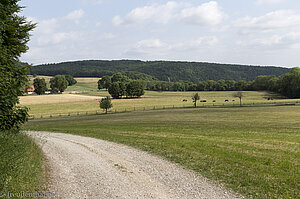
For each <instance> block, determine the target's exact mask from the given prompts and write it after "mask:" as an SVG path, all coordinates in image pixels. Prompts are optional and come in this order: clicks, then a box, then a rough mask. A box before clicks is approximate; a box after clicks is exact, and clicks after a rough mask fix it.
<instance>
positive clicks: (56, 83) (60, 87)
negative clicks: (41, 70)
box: [50, 75, 68, 93]
mask: <svg viewBox="0 0 300 199" xmlns="http://www.w3.org/2000/svg"><path fill="white" fill-rule="evenodd" d="M67 87H68V81H67V80H66V78H65V76H64V75H56V76H55V77H53V78H51V79H50V88H51V89H52V91H53V92H58V91H59V92H61V93H62V92H64V90H66V88H67Z"/></svg>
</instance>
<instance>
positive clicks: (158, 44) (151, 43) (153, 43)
mask: <svg viewBox="0 0 300 199" xmlns="http://www.w3.org/2000/svg"><path fill="white" fill-rule="evenodd" d="M162 47H166V44H165V43H163V42H162V41H161V40H159V39H148V40H142V41H139V42H138V43H137V44H136V48H162Z"/></svg>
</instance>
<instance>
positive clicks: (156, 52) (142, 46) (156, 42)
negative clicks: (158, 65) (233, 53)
mask: <svg viewBox="0 0 300 199" xmlns="http://www.w3.org/2000/svg"><path fill="white" fill-rule="evenodd" d="M218 42H219V41H218V38H217V37H215V36H204V37H199V38H197V39H194V40H187V41H182V42H174V43H171V42H169V43H167V42H164V41H161V40H160V39H158V38H155V39H146V40H141V41H139V42H137V43H136V44H135V45H134V46H133V47H132V48H130V49H129V50H127V51H126V53H125V54H126V55H130V56H146V57H148V58H152V57H153V58H155V57H157V58H163V57H164V56H170V55H172V54H173V53H176V52H180V53H181V52H185V53H187V52H188V53H190V52H195V51H200V50H203V49H207V48H214V47H215V46H216V45H217V44H218Z"/></svg>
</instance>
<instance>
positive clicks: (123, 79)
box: [111, 73, 129, 83]
mask: <svg viewBox="0 0 300 199" xmlns="http://www.w3.org/2000/svg"><path fill="white" fill-rule="evenodd" d="M127 81H129V78H128V77H127V76H125V75H123V74H122V73H115V74H114V75H113V76H112V77H111V82H113V83H114V82H127Z"/></svg>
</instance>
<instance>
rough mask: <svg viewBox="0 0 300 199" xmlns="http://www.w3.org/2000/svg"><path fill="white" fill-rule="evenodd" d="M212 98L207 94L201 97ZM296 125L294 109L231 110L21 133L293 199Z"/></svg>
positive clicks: (184, 111)
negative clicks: (130, 152)
mask: <svg viewBox="0 0 300 199" xmlns="http://www.w3.org/2000/svg"><path fill="white" fill-rule="evenodd" d="M208 94H210V95H208ZM218 94H219V95H218V97H219V98H220V99H221V98H226V97H228V95H227V94H226V93H225V92H224V93H222V92H221V93H218ZM251 94H252V95H253V98H255V99H258V100H259V97H258V96H261V97H260V98H261V100H262V95H264V94H262V93H257V92H251V93H248V97H249V98H251ZM153 95H157V98H160V97H161V98H164V99H169V100H170V101H171V100H172V99H173V97H174V95H175V96H176V98H177V97H178V99H179V98H181V97H188V96H189V95H190V93H182V96H178V93H164V96H163V94H161V93H153V94H152V97H151V96H149V94H148V95H147V96H145V99H147V98H149V99H153V100H155V99H156V98H155V97H154V96H153ZM215 95H216V93H213V92H212V93H207V96H206V97H207V99H208V97H211V98H214V97H216V96H215ZM201 96H203V94H201ZM125 101H126V100H124V102H123V103H126V102H125ZM162 101H164V102H168V101H167V100H162ZM149 103H150V101H149ZM154 104H155V103H154ZM299 121H300V106H265V107H238V106H237V107H230V108H229V107H228V108H181V109H165V110H150V111H137V112H127V113H117V114H107V115H105V114H103V115H90V116H74V117H61V118H51V119H41V120H40V119H36V120H31V121H30V122H28V123H27V124H26V125H25V127H24V129H26V130H39V131H53V132H63V133H71V134H75V135H82V136H88V137H95V138H99V139H105V140H109V141H113V142H118V143H122V144H126V145H130V146H133V147H136V148H139V149H141V150H145V151H148V152H150V153H153V154H156V155H159V156H161V157H163V158H165V159H168V160H170V161H173V162H175V163H178V164H180V165H183V166H184V167H186V168H188V169H191V170H194V171H195V172H198V173H199V174H201V175H203V176H205V177H208V178H209V179H211V180H213V181H215V182H216V183H218V184H221V185H223V186H225V187H227V188H229V189H231V190H234V191H236V192H238V193H240V194H242V195H244V196H246V197H247V198H300V195H299V193H300V184H299V182H300V172H299V168H300V123H299Z"/></svg>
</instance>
